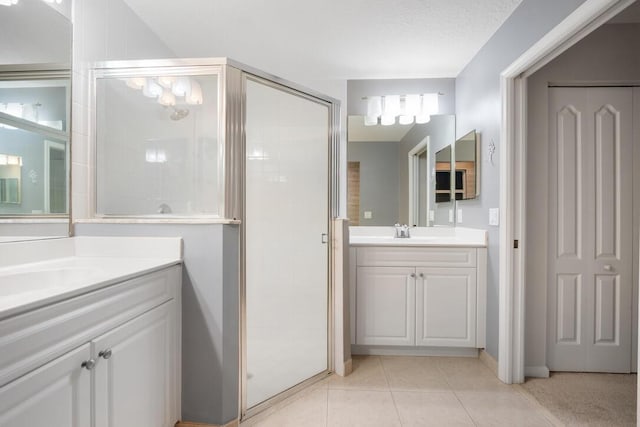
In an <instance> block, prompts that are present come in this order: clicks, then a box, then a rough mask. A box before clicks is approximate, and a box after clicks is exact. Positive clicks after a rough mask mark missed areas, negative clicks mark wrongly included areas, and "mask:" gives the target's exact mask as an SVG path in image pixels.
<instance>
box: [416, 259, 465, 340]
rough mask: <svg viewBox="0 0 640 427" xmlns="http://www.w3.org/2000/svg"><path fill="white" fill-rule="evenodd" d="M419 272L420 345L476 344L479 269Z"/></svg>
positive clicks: (417, 320)
mask: <svg viewBox="0 0 640 427" xmlns="http://www.w3.org/2000/svg"><path fill="white" fill-rule="evenodd" d="M416 272H417V279H416V280H417V281H416V345H428V346H440V347H475V346H476V269H475V268H419V269H417V271H416Z"/></svg>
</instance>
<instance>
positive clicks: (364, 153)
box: [347, 115, 455, 226]
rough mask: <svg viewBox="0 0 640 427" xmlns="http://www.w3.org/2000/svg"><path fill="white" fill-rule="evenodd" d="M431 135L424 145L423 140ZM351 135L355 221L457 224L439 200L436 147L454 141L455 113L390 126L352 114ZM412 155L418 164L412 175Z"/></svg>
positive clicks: (363, 223)
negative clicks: (436, 199) (372, 122)
mask: <svg viewBox="0 0 640 427" xmlns="http://www.w3.org/2000/svg"><path fill="white" fill-rule="evenodd" d="M427 137H428V140H429V144H428V148H427V149H426V150H425V149H422V147H421V146H420V145H421V143H423V142H424V141H425V139H426V138H427ZM347 140H348V142H347V163H348V167H347V168H348V171H347V202H348V206H347V211H348V216H349V219H350V221H351V225H361V226H366V225H370V226H385V225H386V226H390V225H393V224H395V223H396V222H400V223H405V224H409V225H418V226H431V225H452V224H451V223H449V222H448V217H447V216H446V215H445V214H443V213H442V211H443V209H445V207H444V206H442V205H436V203H435V169H434V168H435V152H436V151H439V150H440V149H441V148H442V147H445V146H449V145H451V144H453V143H454V141H455V116H453V115H434V116H432V117H431V121H429V122H428V123H425V124H410V125H399V124H395V125H391V126H382V125H375V126H365V125H364V117H363V116H349V117H348V124H347ZM425 146H426V145H425ZM412 155H414V156H416V158H415V159H413V161H414V164H415V165H417V167H416V168H415V169H414V171H413V173H412V174H410V170H409V169H410V167H409V165H410V164H411V161H412V157H411V156H412ZM408 160H409V161H408ZM412 184H413V188H414V190H412V189H411V187H412ZM412 195H413V197H412Z"/></svg>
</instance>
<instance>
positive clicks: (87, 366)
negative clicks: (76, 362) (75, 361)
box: [80, 359, 96, 371]
mask: <svg viewBox="0 0 640 427" xmlns="http://www.w3.org/2000/svg"><path fill="white" fill-rule="evenodd" d="M80 366H82V367H83V368H84V369H86V370H87V371H90V370H92V369H93V367H94V366H96V361H95V360H93V359H89V360H85V361H84V362H82V365H80Z"/></svg>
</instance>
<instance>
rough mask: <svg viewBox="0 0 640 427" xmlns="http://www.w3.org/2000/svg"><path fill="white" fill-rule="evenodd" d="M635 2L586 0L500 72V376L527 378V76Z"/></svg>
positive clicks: (510, 379)
mask: <svg viewBox="0 0 640 427" xmlns="http://www.w3.org/2000/svg"><path fill="white" fill-rule="evenodd" d="M634 1H635V0H586V1H585V2H584V3H583V4H582V5H581V6H579V7H578V8H577V9H576V10H575V11H574V12H573V13H571V14H570V15H569V16H567V17H566V18H565V19H564V20H563V21H562V22H561V23H560V24H558V25H557V26H556V27H555V28H553V29H552V30H551V31H549V32H548V33H547V34H546V35H544V36H543V37H542V38H541V39H540V40H538V42H536V43H535V44H534V45H533V46H531V47H530V48H529V49H528V50H527V51H525V52H524V54H522V55H521V56H520V57H519V58H517V59H516V60H515V61H514V62H513V63H512V64H511V65H509V66H508V67H507V68H506V69H505V70H504V71H503V72H502V73H501V74H500V93H501V105H502V114H501V126H500V140H501V141H502V142H503V145H502V150H500V165H501V166H500V186H499V191H500V210H501V211H502V212H503V213H504V215H503V219H502V221H501V223H500V229H499V234H500V237H499V243H500V255H499V265H500V267H499V309H498V311H499V313H498V315H499V330H498V340H499V341H498V377H499V378H500V380H502V381H503V382H505V383H507V384H512V383H522V382H524V339H525V334H524V327H525V325H524V315H525V286H526V283H525V260H526V252H525V249H524V247H525V245H524V244H523V242H524V241H525V239H526V234H525V231H526V221H527V217H526V207H527V206H526V200H527V194H526V173H527V169H526V166H527V133H526V129H527V122H526V115H527V78H528V77H529V76H531V75H532V74H533V73H535V72H536V71H537V70H539V69H540V68H541V67H543V66H544V65H546V64H548V63H549V62H551V61H552V60H553V59H555V58H556V57H557V56H559V55H560V54H562V53H563V52H564V51H566V50H567V49H569V48H570V47H571V46H573V45H574V44H575V43H577V42H578V41H580V40H582V39H583V38H584V37H586V36H587V35H588V34H590V33H591V32H592V31H594V30H596V29H597V28H599V27H600V26H601V25H602V24H604V23H605V22H606V21H608V20H609V19H610V18H612V17H613V16H615V15H616V14H618V13H619V12H620V11H622V10H623V9H624V8H626V7H627V6H629V5H630V4H631V3H633V2H634ZM516 243H517V244H516ZM516 246H517V247H516Z"/></svg>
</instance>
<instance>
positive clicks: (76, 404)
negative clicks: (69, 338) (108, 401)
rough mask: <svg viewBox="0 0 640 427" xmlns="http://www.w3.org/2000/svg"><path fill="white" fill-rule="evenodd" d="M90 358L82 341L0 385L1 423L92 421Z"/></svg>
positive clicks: (76, 425)
mask: <svg viewBox="0 0 640 427" xmlns="http://www.w3.org/2000/svg"><path fill="white" fill-rule="evenodd" d="M90 358H91V350H90V345H89V344H85V345H83V346H80V347H78V348H77V349H75V350H72V351H70V352H68V353H66V354H65V355H63V356H60V357H59V358H57V359H55V360H53V361H51V362H49V363H47V364H45V365H44V366H42V367H40V368H38V369H36V370H35V371H33V372H30V373H28V374H27V375H25V376H23V377H21V378H18V379H17V380H15V381H13V382H11V383H9V384H7V385H5V386H4V387H0V426H2V427H18V426H19V427H30V426H34V427H36V426H47V427H80V426H82V427H84V426H90V425H91V372H89V371H87V370H85V369H82V368H81V367H80V366H81V365H82V363H84V361H86V360H89V359H90Z"/></svg>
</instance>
